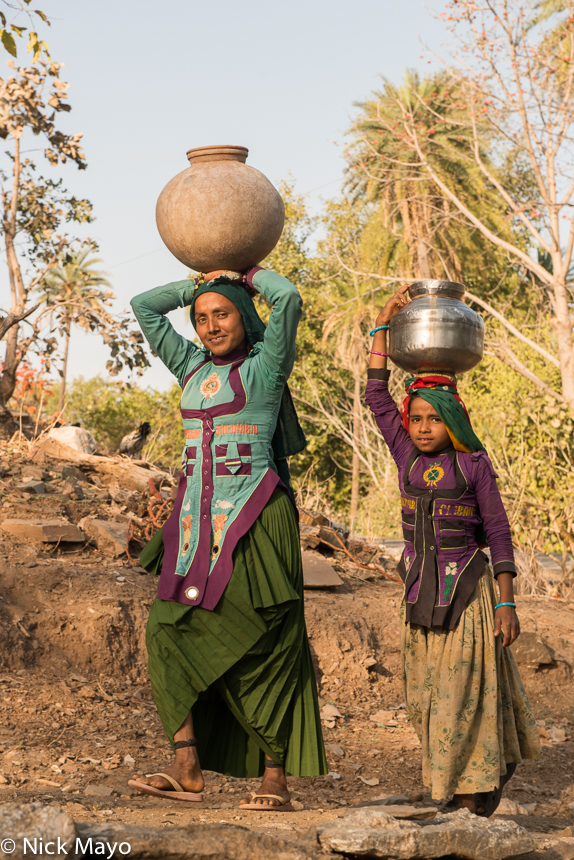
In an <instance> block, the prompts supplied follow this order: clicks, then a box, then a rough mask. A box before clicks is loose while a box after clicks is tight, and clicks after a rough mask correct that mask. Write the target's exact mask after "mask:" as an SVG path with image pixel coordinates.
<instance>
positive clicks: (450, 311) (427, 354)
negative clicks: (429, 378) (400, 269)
mask: <svg viewBox="0 0 574 860" xmlns="http://www.w3.org/2000/svg"><path fill="white" fill-rule="evenodd" d="M464 293H465V287H464V284H457V283H456V282H454V281H417V282H416V283H414V284H411V285H410V287H409V296H410V297H411V299H412V301H410V302H409V303H408V304H407V305H405V306H404V307H403V308H401V309H400V311H398V312H397V313H396V314H395V315H394V317H393V318H392V319H391V323H390V326H389V356H390V358H391V360H392V361H393V362H394V363H395V364H396V365H397V367H400V368H401V369H402V370H408V371H410V372H411V373H420V372H425V373H429V372H431V371H440V372H441V373H451V374H457V373H465V372H466V371H467V370H471V368H473V367H475V366H476V365H477V364H478V363H479V361H481V359H482V356H483V353H484V322H483V321H482V317H481V316H479V315H478V314H477V313H476V312H475V311H473V310H472V308H469V307H468V305H465V303H464V302H463V301H462V297H463V296H464Z"/></svg>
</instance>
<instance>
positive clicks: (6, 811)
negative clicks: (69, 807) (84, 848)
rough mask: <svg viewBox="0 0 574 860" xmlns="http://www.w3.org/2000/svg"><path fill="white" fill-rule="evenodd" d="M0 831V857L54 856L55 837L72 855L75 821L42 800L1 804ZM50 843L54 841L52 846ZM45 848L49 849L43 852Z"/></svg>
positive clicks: (19, 859)
mask: <svg viewBox="0 0 574 860" xmlns="http://www.w3.org/2000/svg"><path fill="white" fill-rule="evenodd" d="M0 834H1V838H0V858H2V860H4V858H6V860H7V858H11V860H23V858H24V857H26V858H29V857H30V856H31V855H32V856H34V857H43V858H47V857H50V856H52V855H56V856H57V853H56V850H55V849H56V848H57V844H58V839H60V844H61V843H62V842H67V843H68V846H67V847H68V849H71V851H70V855H72V856H73V855H74V848H75V840H76V827H75V824H74V822H73V821H72V819H71V818H70V816H69V815H67V814H66V813H65V812H64V810H63V809H60V808H59V807H57V806H43V805H42V804H41V803H27V804H19V803H7V804H5V805H4V806H0ZM25 839H27V840H28V842H29V843H30V844H31V845H32V846H33V847H34V846H35V847H36V850H37V853H36V852H33V851H32V850H31V849H30V847H29V846H28V844H26V843H25V842H24V840H25ZM34 840H36V842H34ZM52 842H54V843H56V844H55V845H52V846H51V845H50V843H52ZM12 844H13V846H14V847H12ZM40 845H42V849H40ZM46 847H47V848H48V850H47V852H46V853H45V849H46ZM61 856H65V855H63V854H62V855H61Z"/></svg>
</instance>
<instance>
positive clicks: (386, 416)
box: [365, 379, 414, 469]
mask: <svg viewBox="0 0 574 860" xmlns="http://www.w3.org/2000/svg"><path fill="white" fill-rule="evenodd" d="M365 403H366V404H367V406H369V407H370V409H371V412H372V413H373V415H374V416H375V421H376V422H377V427H378V428H379V430H380V431H381V433H382V435H383V439H384V440H385V442H386V443H387V445H388V448H389V451H390V452H391V454H392V457H393V460H394V461H395V463H396V464H397V466H398V467H399V469H401V468H402V467H403V466H404V465H405V463H406V462H407V459H408V456H409V454H410V453H411V451H412V450H413V447H414V443H413V441H412V439H411V437H410V436H409V434H408V433H407V431H406V430H405V428H404V427H403V422H402V419H401V414H400V412H399V410H398V409H397V405H396V403H395V401H394V400H393V398H392V397H391V394H390V392H389V384H388V382H385V381H384V380H379V379H369V381H368V382H367V390H366V391H365Z"/></svg>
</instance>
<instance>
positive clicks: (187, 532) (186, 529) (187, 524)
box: [181, 514, 193, 555]
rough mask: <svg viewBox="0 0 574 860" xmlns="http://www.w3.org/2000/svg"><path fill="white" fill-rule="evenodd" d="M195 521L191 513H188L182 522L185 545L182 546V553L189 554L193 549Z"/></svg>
mask: <svg viewBox="0 0 574 860" xmlns="http://www.w3.org/2000/svg"><path fill="white" fill-rule="evenodd" d="M192 523H193V517H192V515H191V514H188V515H187V516H186V517H183V519H182V521H181V524H182V526H183V546H182V548H181V554H182V555H187V553H188V552H189V550H190V549H191V526H192Z"/></svg>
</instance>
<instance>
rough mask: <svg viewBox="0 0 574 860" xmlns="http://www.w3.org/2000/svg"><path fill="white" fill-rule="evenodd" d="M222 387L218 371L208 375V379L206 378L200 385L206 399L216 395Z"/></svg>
mask: <svg viewBox="0 0 574 860" xmlns="http://www.w3.org/2000/svg"><path fill="white" fill-rule="evenodd" d="M220 388H221V379H220V378H219V374H218V373H212V374H211V376H208V377H207V379H204V380H203V382H202V383H201V385H200V386H199V390H200V391H201V393H202V394H203V396H204V397H205V399H206V400H209V399H210V398H211V397H215V395H216V394H217V392H218V391H219V389H220Z"/></svg>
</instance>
